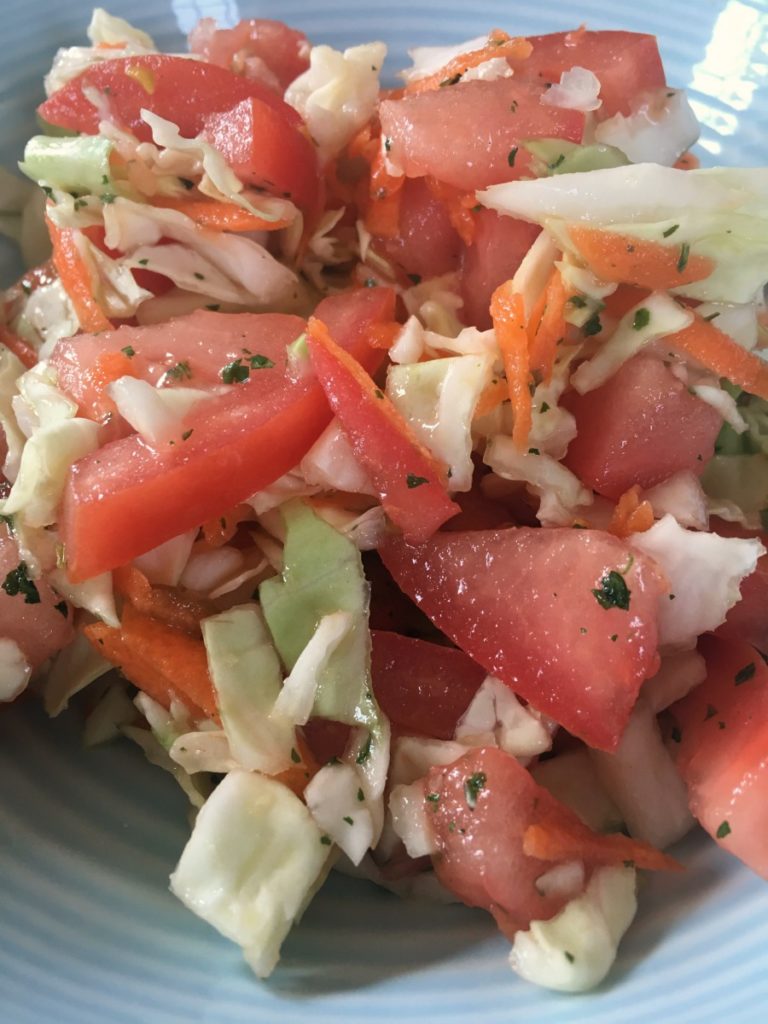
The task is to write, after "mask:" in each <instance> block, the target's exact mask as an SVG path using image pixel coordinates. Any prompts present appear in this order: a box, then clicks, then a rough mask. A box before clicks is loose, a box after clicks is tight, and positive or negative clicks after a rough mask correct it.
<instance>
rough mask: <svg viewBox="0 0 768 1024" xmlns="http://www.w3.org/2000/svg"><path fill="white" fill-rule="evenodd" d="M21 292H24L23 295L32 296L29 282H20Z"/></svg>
mask: <svg viewBox="0 0 768 1024" xmlns="http://www.w3.org/2000/svg"><path fill="white" fill-rule="evenodd" d="M21 290H22V291H23V292H24V294H25V295H31V294H32V285H31V284H30V283H29V281H22V282H21Z"/></svg>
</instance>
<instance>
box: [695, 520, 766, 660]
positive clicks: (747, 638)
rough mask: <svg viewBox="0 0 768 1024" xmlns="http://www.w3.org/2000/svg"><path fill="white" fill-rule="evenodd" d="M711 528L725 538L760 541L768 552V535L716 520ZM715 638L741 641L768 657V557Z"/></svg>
mask: <svg viewBox="0 0 768 1024" xmlns="http://www.w3.org/2000/svg"><path fill="white" fill-rule="evenodd" d="M709 528H710V530H712V531H713V532H714V533H717V534H719V535H720V536H721V537H757V539H758V540H760V541H762V542H763V545H764V546H765V547H766V549H768V534H766V533H762V532H760V531H757V530H746V529H744V527H742V526H739V524H738V523H727V522H726V521H725V520H724V519H714V518H713V519H711V520H710V523H709ZM715 635H716V636H722V637H725V638H726V639H729V640H741V641H742V642H743V643H747V644H751V645H752V646H753V647H756V648H757V649H758V651H762V652H763V653H764V654H768V554H766V555H761V556H760V558H759V559H758V560H757V568H756V569H755V571H754V572H752V573H750V574H749V576H745V578H744V579H743V580H742V581H741V600H740V601H739V602H738V603H737V604H735V605H734V606H733V608H731V610H730V611H729V612H728V614H727V615H726V617H725V622H724V623H723V624H722V626H718V627H717V629H716V630H715Z"/></svg>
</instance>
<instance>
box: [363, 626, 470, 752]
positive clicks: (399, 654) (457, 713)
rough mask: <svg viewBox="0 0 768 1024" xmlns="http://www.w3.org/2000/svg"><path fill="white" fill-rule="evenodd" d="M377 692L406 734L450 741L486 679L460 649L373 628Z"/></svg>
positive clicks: (385, 710)
mask: <svg viewBox="0 0 768 1024" xmlns="http://www.w3.org/2000/svg"><path fill="white" fill-rule="evenodd" d="M371 638H372V640H373V656H372V664H371V671H372V674H373V692H374V694H375V695H376V700H377V701H378V702H379V704H380V705H381V709H382V711H384V713H385V714H386V715H387V717H388V718H389V720H390V722H391V723H392V725H393V727H394V728H395V729H396V730H397V731H399V732H402V733H407V734H409V735H417V736H433V737H434V738H435V739H439V740H449V739H451V738H452V737H453V734H454V732H455V731H456V724H457V723H458V721H459V719H460V718H461V716H462V715H463V714H464V712H465V711H466V710H467V708H468V707H469V704H470V702H471V700H472V698H473V697H474V695H475V694H476V693H477V691H478V689H479V688H480V684H481V683H482V681H483V679H484V678H485V674H486V673H485V669H483V668H481V666H480V665H477V664H476V663H475V662H474V661H472V659H471V658H469V657H467V655H466V654H465V653H464V652H463V651H460V650H458V649H457V648H456V647H442V646H440V645H439V644H431V643H428V642H427V641H426V640H415V639H413V638H412V637H408V636H400V634H399V633H387V632H384V631H381V630H373V631H372V634H371Z"/></svg>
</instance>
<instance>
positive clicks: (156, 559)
mask: <svg viewBox="0 0 768 1024" xmlns="http://www.w3.org/2000/svg"><path fill="white" fill-rule="evenodd" d="M197 533H198V531H197V530H196V529H195V530H188V531H187V532H186V533H180V534H179V535H178V536H177V537H171V539H170V540H167V541H165V543H164V544H160V545H158V547H156V548H152V550H151V551H145V552H144V554H143V555H139V556H138V558H134V560H133V564H134V565H135V566H136V568H137V569H139V570H140V571H141V572H143V573H144V575H145V576H146V577H147V579H148V580H149V582H150V583H159V584H162V585H163V586H166V587H175V586H177V585H178V582H179V580H180V579H181V574H182V573H183V572H184V566H185V565H186V564H187V562H188V561H189V556H190V554H191V553H192V545H193V544H194V543H195V539H196V537H197Z"/></svg>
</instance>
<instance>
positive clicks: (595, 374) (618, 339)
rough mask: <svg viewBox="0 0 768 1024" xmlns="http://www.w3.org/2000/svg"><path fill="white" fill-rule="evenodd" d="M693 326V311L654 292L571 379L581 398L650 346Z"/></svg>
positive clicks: (661, 293)
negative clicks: (690, 325) (668, 335)
mask: <svg viewBox="0 0 768 1024" xmlns="http://www.w3.org/2000/svg"><path fill="white" fill-rule="evenodd" d="M692 322H693V313H692V312H691V311H690V310H689V309H684V308H683V307H682V306H679V305H678V304H677V303H676V302H675V301H674V300H673V299H671V298H670V297H669V296H668V295H667V294H666V293H665V292H652V293H651V294H650V295H648V296H647V297H646V298H644V299H643V300H642V301H641V302H639V303H638V304H637V305H636V306H633V307H632V309H630V310H629V312H627V313H625V314H624V316H623V317H622V318H621V320H620V321H619V323H618V325H617V327H616V330H615V331H614V332H613V334H612V335H611V337H610V338H609V339H608V341H606V342H603V344H602V345H601V346H600V347H599V348H598V350H597V353H596V354H595V355H594V356H592V358H591V359H589V360H587V362H584V363H582V364H581V366H579V367H578V369H577V370H576V372H575V373H574V374H573V375H572V376H571V383H572V384H573V386H574V388H575V389H576V390H577V391H578V392H579V394H580V395H584V394H586V393H587V392H588V391H593V390H594V389H595V388H598V387H600V385H601V384H604V383H605V382H606V381H607V380H608V379H609V377H612V376H613V374H614V373H616V371H617V370H618V369H620V367H622V366H623V365H624V363H626V362H627V361H628V360H630V359H631V358H632V357H633V356H634V355H637V353H638V352H639V351H640V350H641V349H643V348H645V346H646V345H649V344H650V343H651V342H653V341H656V340H657V339H659V338H663V337H665V335H667V334H674V333H675V332H676V331H681V330H683V328H685V327H688V325H689V324H691V323H692Z"/></svg>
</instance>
